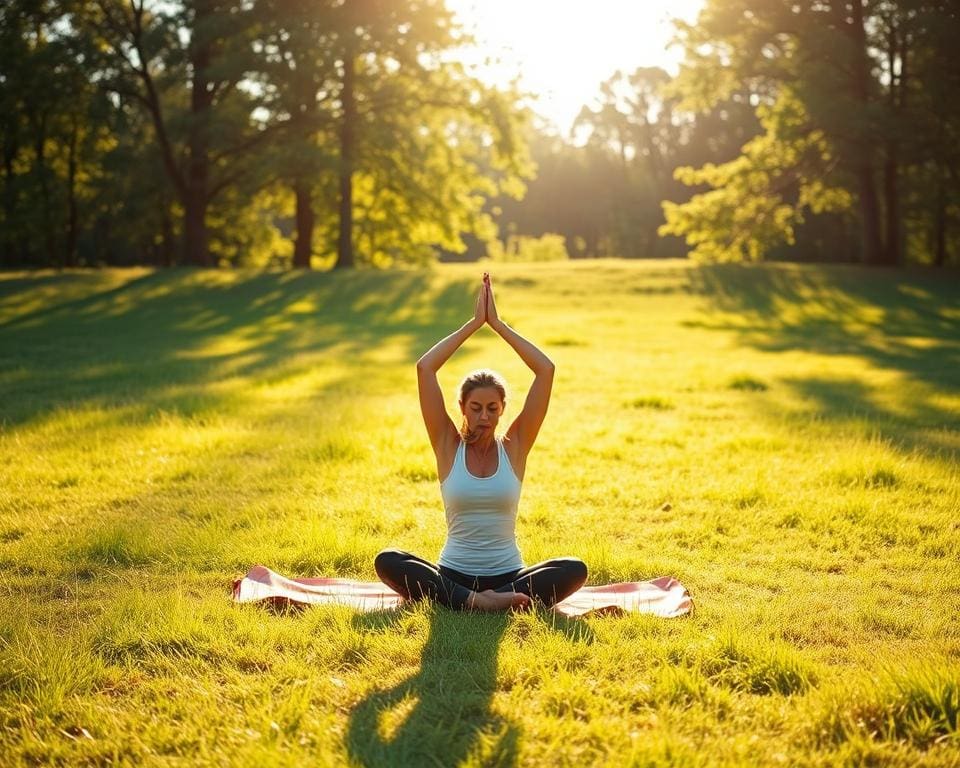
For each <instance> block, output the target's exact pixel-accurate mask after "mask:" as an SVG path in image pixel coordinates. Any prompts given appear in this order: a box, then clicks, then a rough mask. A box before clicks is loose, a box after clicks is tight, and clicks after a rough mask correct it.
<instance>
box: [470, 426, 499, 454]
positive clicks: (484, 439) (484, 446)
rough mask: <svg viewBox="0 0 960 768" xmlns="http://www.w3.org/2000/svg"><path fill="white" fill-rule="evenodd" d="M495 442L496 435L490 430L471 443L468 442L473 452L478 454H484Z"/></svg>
mask: <svg viewBox="0 0 960 768" xmlns="http://www.w3.org/2000/svg"><path fill="white" fill-rule="evenodd" d="M495 442H496V436H495V435H494V434H493V433H492V432H491V433H490V434H488V435H481V436H480V437H478V438H477V439H476V440H474V441H473V442H472V443H470V446H471V447H472V448H473V452H474V453H476V454H477V455H478V456H486V455H487V454H488V453H489V452H490V450H491V449H492V448H493V446H494V443H495Z"/></svg>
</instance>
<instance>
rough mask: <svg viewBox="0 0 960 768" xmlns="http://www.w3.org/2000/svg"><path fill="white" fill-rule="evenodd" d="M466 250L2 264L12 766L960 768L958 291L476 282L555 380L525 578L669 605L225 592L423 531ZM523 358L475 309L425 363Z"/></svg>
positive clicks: (613, 267) (820, 280)
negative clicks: (619, 613)
mask: <svg viewBox="0 0 960 768" xmlns="http://www.w3.org/2000/svg"><path fill="white" fill-rule="evenodd" d="M478 277H479V271H478V269H477V268H476V267H473V266H460V265H457V266H454V265H451V266H444V267H438V268H436V269H433V270H430V271H392V272H383V273H372V272H359V273H356V274H300V273H253V272H243V271H238V272H199V271H189V270H172V271H167V272H152V271H146V270H129V271H119V270H118V271H104V272H72V273H60V274H54V273H38V274H5V275H0V423H2V431H0V565H2V571H0V574H2V575H0V764H2V765H4V766H8V765H9V766H13V765H27V764H30V765H32V764H37V763H44V764H62V765H83V764H88V765H97V764H106V763H111V764H131V763H148V764H190V765H289V766H299V765H307V764H309V765H320V766H324V765H356V766H360V765H371V766H372V765H412V766H424V765H464V766H486V765H504V766H507V765H520V766H539V765H558V766H563V765H617V766H619V765H634V766H666V765H680V766H687V765H689V766H700V765H731V766H732V765H742V764H757V765H802V766H820V765H825V766H840V765H881V766H905V767H906V766H950V765H960V735H958V733H960V731H958V726H957V718H958V712H960V622H958V621H957V616H958V615H960V469H958V466H960V465H958V455H960V281H958V280H957V275H956V274H953V273H950V272H941V273H932V272H931V273H928V272H903V271H890V270H875V271H868V270H862V269H858V268H851V267H811V266H796V265H767V266H761V267H753V268H744V267H733V266H718V267H697V266H695V265H691V264H688V263H686V262H651V263H634V262H619V261H600V262H571V263H569V264H548V265H537V266H530V265H522V264H510V265H503V266H501V267H498V269H497V270H496V271H495V273H494V279H495V285H496V288H497V295H498V300H499V303H500V306H501V310H502V313H503V314H504V315H505V317H506V319H507V320H508V322H510V323H511V324H513V325H514V326H515V327H516V328H517V329H518V330H520V332H521V333H523V334H524V335H527V336H528V337H530V338H531V339H533V340H535V341H537V342H540V343H542V344H543V346H544V348H545V349H546V351H547V352H548V354H550V356H551V357H552V358H553V359H554V360H555V362H556V363H557V380H556V385H555V390H554V397H553V401H552V403H551V407H550V413H549V414H548V417H547V421H546V423H545V424H544V427H543V430H542V432H541V436H540V440H539V443H538V445H537V448H536V449H535V451H534V452H533V453H532V454H531V457H530V460H529V462H528V468H527V479H526V482H525V487H524V494H523V499H522V502H521V512H520V522H519V535H520V544H521V547H522V549H523V552H524V555H525V557H526V559H527V561H528V562H534V561H536V560H539V559H545V558H548V557H551V556H559V555H575V556H579V557H582V558H583V559H584V560H585V561H586V562H587V564H588V566H589V568H590V583H594V584H596V583H603V582H609V581H621V580H635V579H647V578H653V577H656V576H661V575H667V574H669V575H673V576H676V577H677V578H679V579H681V580H682V581H683V582H684V584H685V585H686V586H687V587H688V588H689V589H690V591H691V593H692V594H693V596H694V598H695V601H696V605H697V610H696V613H695V614H694V615H693V616H692V617H689V618H686V619H679V620H669V621H665V620H659V619H653V618H651V617H645V616H628V617H622V618H615V617H606V618H589V619H586V620H579V621H575V620H566V619H562V618H558V617H555V616H553V615H550V614H545V613H534V614H531V615H522V616H509V617H508V616H479V615H465V614H454V613H451V612H448V611H445V610H442V609H433V608H432V607H430V606H417V607H415V608H412V609H408V610H403V611H400V612H396V613H378V614H367V615H357V614H355V613H352V612H351V611H349V610H346V609H343V608H313V609H308V610H304V611H273V612H271V611H268V610H266V609H263V608H259V607H256V606H242V607H237V606H234V605H233V604H231V603H230V602H229V584H230V580H231V579H232V578H234V577H236V576H238V575H241V574H242V573H244V572H245V571H246V570H247V569H248V568H249V567H250V566H251V565H253V564H256V563H263V564H266V565H268V566H270V567H273V568H275V569H277V570H279V571H282V572H285V573H288V574H299V575H304V576H309V575H335V574H339V575H348V576H353V577H359V578H364V579H373V578H374V572H373V566H372V563H373V557H374V555H375V554H376V552H377V551H379V550H380V549H381V548H384V547H387V546H396V547H401V548H404V549H410V550H413V551H416V552H419V553H421V554H423V555H425V556H427V557H435V556H436V554H437V552H438V551H439V548H440V546H441V544H442V541H443V536H444V523H443V514H442V508H441V505H440V500H439V493H438V488H437V485H436V470H435V467H434V464H433V460H432V454H431V452H430V448H429V446H428V444H427V440H426V435H425V432H424V430H423V426H422V424H421V421H420V416H419V410H418V406H417V398H416V389H415V386H416V385H415V375H414V369H413V362H414V360H416V358H417V357H418V356H419V355H420V354H421V353H422V352H423V351H424V350H426V349H427V348H428V347H429V346H430V345H431V344H432V343H433V342H434V341H436V340H437V339H438V338H440V337H441V336H442V335H444V334H446V333H448V332H449V331H451V330H453V329H454V328H455V327H457V326H458V325H459V324H460V323H461V322H463V321H465V320H466V319H467V318H468V317H469V314H470V313H471V312H472V307H473V300H474V295H475V292H474V289H475V286H476V285H477V279H478ZM482 365H486V366H490V367H493V368H496V369H498V370H499V371H501V372H502V373H503V374H504V375H505V376H506V377H507V380H508V382H510V385H511V392H510V393H509V395H510V398H509V402H508V415H509V412H512V413H515V412H516V409H517V407H518V404H519V403H520V402H521V401H522V397H523V395H524V393H525V390H526V387H527V385H528V384H529V382H530V379H531V376H530V374H529V372H528V371H526V370H525V368H524V366H523V364H522V363H521V362H520V361H519V360H518V359H516V358H515V356H514V355H513V353H512V352H511V351H510V350H509V348H507V347H506V345H504V344H503V343H502V342H500V341H499V340H497V339H496V338H495V337H494V336H493V335H492V334H491V333H490V332H489V331H487V330H485V331H483V332H481V333H480V334H478V335H477V336H475V337H473V338H472V339H471V340H470V341H469V342H468V343H467V344H466V345H465V347H464V348H463V349H462V350H461V351H460V352H459V353H458V354H457V355H456V356H455V357H454V358H453V359H452V360H451V361H450V363H449V364H448V367H447V368H445V369H444V370H443V371H442V372H441V384H442V386H443V388H444V391H445V392H446V393H448V395H449V400H450V403H451V405H452V404H453V401H454V392H455V388H456V385H457V382H458V380H459V378H460V377H461V376H462V375H464V374H465V373H466V372H468V371H470V370H472V369H474V368H476V367H479V366H482Z"/></svg>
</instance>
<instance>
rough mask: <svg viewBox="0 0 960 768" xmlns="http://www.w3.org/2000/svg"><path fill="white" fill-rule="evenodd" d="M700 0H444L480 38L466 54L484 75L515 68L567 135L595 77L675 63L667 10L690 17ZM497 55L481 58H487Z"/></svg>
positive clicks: (593, 91) (501, 79) (492, 77)
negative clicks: (474, 46)
mask: <svg viewBox="0 0 960 768" xmlns="http://www.w3.org/2000/svg"><path fill="white" fill-rule="evenodd" d="M702 5H703V0H447V6H448V7H449V8H450V9H451V10H452V11H454V12H455V13H456V14H457V17H458V18H459V19H460V21H461V22H462V23H463V25H464V27H465V28H466V29H467V30H468V31H470V32H471V33H472V34H473V35H474V37H475V38H476V39H477V50H476V51H475V52H473V53H472V54H471V55H470V56H468V57H466V58H465V61H466V62H467V63H468V64H476V65H478V66H480V72H481V74H482V76H483V78H484V79H486V80H488V81H490V82H493V83H501V84H502V83H507V82H509V81H510V80H511V79H512V78H514V77H516V76H517V75H518V74H519V76H520V84H521V87H522V88H524V89H525V90H527V91H530V92H532V93H535V94H536V95H537V100H536V102H535V103H534V109H535V110H536V111H537V112H538V113H539V114H541V115H543V116H544V117H546V118H547V119H548V120H549V121H550V122H552V123H553V124H554V126H555V127H557V128H558V129H559V130H560V131H561V132H562V133H563V134H564V135H566V134H567V133H568V132H569V130H570V126H571V124H572V122H573V120H574V118H576V116H577V113H578V112H579V111H580V108H581V107H582V106H583V105H584V104H589V103H591V102H592V100H593V98H594V97H595V96H596V95H597V93H598V92H599V86H600V83H601V82H602V81H604V80H606V79H608V78H609V77H610V76H611V75H612V74H613V73H614V72H615V71H616V70H617V69H622V70H627V71H632V70H634V69H636V68H637V67H642V66H660V67H663V68H664V69H666V70H667V71H670V72H673V71H675V70H676V67H677V64H678V62H679V61H680V58H681V52H680V50H679V47H677V46H674V47H673V48H670V49H669V50H668V49H667V46H668V44H669V42H670V39H671V38H672V36H673V27H672V25H671V24H670V19H671V18H682V19H685V20H688V21H693V20H694V19H695V18H696V15H697V12H698V11H699V10H700V8H701V7H702ZM488 58H489V59H498V60H499V62H494V63H490V64H485V63H484V60H485V59H488Z"/></svg>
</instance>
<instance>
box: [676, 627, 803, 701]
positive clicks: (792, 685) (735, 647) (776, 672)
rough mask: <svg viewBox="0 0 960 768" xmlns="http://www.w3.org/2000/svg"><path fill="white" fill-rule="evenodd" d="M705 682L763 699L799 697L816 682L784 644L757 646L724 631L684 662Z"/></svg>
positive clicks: (799, 658) (801, 661)
mask: <svg viewBox="0 0 960 768" xmlns="http://www.w3.org/2000/svg"><path fill="white" fill-rule="evenodd" d="M691 661H692V662H693V664H694V666H695V667H696V668H698V669H699V670H701V671H702V673H703V674H704V675H705V676H706V678H707V679H708V680H710V681H711V682H713V683H714V684H716V685H719V686H722V687H724V688H730V689H732V690H741V691H746V692H747V693H753V694H759V695H765V694H772V693H778V694H783V695H791V694H796V693H803V692H804V691H806V690H807V689H808V688H810V687H811V686H812V685H815V684H816V682H817V674H816V672H814V670H813V668H812V667H811V666H810V665H809V664H808V663H806V662H804V661H803V659H802V658H801V657H800V655H799V654H798V653H797V651H796V650H795V649H793V648H791V647H789V646H788V645H787V644H786V643H784V642H782V641H780V642H774V643H762V644H761V643H759V642H757V641H756V640H751V639H749V638H748V637H746V636H744V635H741V634H739V633H734V632H732V631H726V632H724V633H723V634H721V635H720V636H719V637H717V638H716V639H715V640H713V641H712V642H711V643H710V644H708V645H706V646H705V647H703V648H701V649H699V650H698V651H697V652H696V653H695V654H694V655H693V656H692V657H690V658H687V662H688V663H690V662H691Z"/></svg>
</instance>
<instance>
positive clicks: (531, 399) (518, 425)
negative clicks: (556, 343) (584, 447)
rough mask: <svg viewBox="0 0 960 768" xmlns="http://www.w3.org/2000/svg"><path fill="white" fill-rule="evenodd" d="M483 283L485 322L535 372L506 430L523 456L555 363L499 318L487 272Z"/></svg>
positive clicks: (531, 441)
mask: <svg viewBox="0 0 960 768" xmlns="http://www.w3.org/2000/svg"><path fill="white" fill-rule="evenodd" d="M483 282H484V285H485V286H486V289H487V290H486V296H487V312H486V321H487V323H488V324H489V325H490V327H491V328H492V329H493V330H494V331H496V332H497V334H499V335H500V337H501V338H502V339H503V340H504V341H505V342H507V344H509V345H510V346H511V347H513V349H514V351H515V352H516V353H517V354H518V355H519V356H520V359H521V360H523V362H524V363H526V364H527V367H528V368H529V369H530V370H531V371H533V373H534V379H533V384H531V385H530V391H529V392H527V399H526V400H525V401H524V403H523V409H522V410H521V411H520V413H519V414H518V415H517V418H516V419H514V420H513V423H512V424H511V425H510V429H508V430H507V436H508V437H509V438H511V439H514V440H516V441H517V444H518V445H519V447H520V450H521V452H522V453H523V456H524V457H526V455H527V454H528V453H529V452H530V449H531V448H532V447H533V444H534V442H536V439H537V435H538V434H539V432H540V426H541V425H542V424H543V419H544V417H545V416H546V415H547V406H548V405H550V392H551V391H552V390H553V372H554V369H555V366H554V364H553V361H551V360H550V358H549V357H547V356H546V355H545V354H543V352H541V351H540V350H539V349H537V347H536V346H534V344H533V343H532V342H530V341H527V339H525V338H523V336H521V335H520V334H519V333H517V332H516V331H515V330H513V328H511V327H510V326H509V325H507V324H506V323H505V322H503V320H501V319H500V316H499V315H498V314H497V305H496V302H495V301H494V297H493V286H492V285H491V284H490V276H489V275H488V274H487V273H484V275H483Z"/></svg>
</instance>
